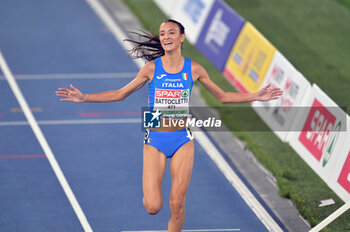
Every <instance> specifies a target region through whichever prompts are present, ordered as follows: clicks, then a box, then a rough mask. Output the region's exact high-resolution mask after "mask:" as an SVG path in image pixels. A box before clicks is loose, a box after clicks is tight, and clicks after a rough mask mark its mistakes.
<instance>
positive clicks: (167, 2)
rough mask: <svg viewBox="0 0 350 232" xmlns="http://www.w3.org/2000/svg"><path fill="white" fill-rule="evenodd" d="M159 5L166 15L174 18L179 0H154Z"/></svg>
mask: <svg viewBox="0 0 350 232" xmlns="http://www.w3.org/2000/svg"><path fill="white" fill-rule="evenodd" d="M153 1H154V2H155V3H156V4H157V5H158V7H159V8H160V9H161V10H162V11H163V13H164V14H165V15H167V16H168V17H169V18H172V17H173V15H174V13H175V12H174V10H175V9H176V7H177V6H178V2H179V0H153Z"/></svg>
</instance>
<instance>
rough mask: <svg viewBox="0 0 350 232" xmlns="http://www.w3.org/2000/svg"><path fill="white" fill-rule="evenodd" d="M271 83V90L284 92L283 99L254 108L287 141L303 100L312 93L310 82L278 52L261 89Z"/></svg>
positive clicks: (254, 104) (259, 104)
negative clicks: (275, 88) (276, 88)
mask: <svg viewBox="0 0 350 232" xmlns="http://www.w3.org/2000/svg"><path fill="white" fill-rule="evenodd" d="M269 83H271V88H274V87H278V88H281V89H282V90H283V95H282V96H281V98H279V99H277V100H273V101H267V102H259V101H255V102H253V104H252V106H253V108H254V110H255V111H256V112H257V113H258V114H259V116H260V117H261V118H262V119H263V120H264V122H265V123H266V124H267V125H268V126H269V127H270V129H271V130H272V131H274V132H275V133H276V135H277V136H278V137H279V138H280V139H281V140H282V141H286V138H287V135H288V132H289V131H290V130H293V128H291V126H292V122H293V120H294V118H295V116H296V114H297V111H298V110H299V109H300V106H301V102H302V99H303V98H304V96H306V94H307V92H308V91H311V84H310V82H309V81H308V80H307V79H306V78H305V77H304V76H303V75H302V74H301V73H300V72H299V71H298V70H296V69H295V68H294V66H293V65H292V64H291V63H290V62H289V61H288V60H287V59H286V58H285V57H284V56H283V55H282V54H281V53H280V52H279V51H276V53H275V55H274V57H273V59H272V62H271V65H270V67H269V69H268V71H267V73H266V76H265V78H264V81H263V83H262V85H261V88H263V87H265V86H266V85H267V84H269Z"/></svg>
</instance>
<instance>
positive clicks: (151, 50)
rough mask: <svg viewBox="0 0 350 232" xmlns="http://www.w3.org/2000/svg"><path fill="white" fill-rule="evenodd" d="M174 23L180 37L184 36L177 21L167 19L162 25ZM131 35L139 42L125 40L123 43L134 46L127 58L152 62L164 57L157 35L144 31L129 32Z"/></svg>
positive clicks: (182, 28) (183, 29)
mask: <svg viewBox="0 0 350 232" xmlns="http://www.w3.org/2000/svg"><path fill="white" fill-rule="evenodd" d="M168 22H171V23H175V24H176V25H177V26H178V27H179V29H180V35H182V34H185V28H184V26H182V24H181V23H179V22H178V21H175V20H173V19H167V20H165V21H164V22H162V24H163V23H168ZM130 33H131V34H134V35H136V36H138V38H139V40H133V39H125V40H124V41H127V42H131V43H133V44H134V45H135V46H134V47H133V48H132V49H131V50H129V51H128V52H129V56H130V57H131V58H134V59H137V58H142V59H145V60H147V61H151V60H154V59H156V58H158V57H160V56H163V55H164V49H163V48H162V45H161V43H160V40H159V35H154V34H153V33H148V32H145V31H141V33H139V32H130Z"/></svg>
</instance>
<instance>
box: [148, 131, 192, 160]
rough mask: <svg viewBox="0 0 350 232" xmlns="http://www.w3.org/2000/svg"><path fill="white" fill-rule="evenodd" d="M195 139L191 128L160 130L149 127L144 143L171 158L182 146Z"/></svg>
mask: <svg viewBox="0 0 350 232" xmlns="http://www.w3.org/2000/svg"><path fill="white" fill-rule="evenodd" d="M193 139H194V136H193V135H192V132H191V130H190V129H189V128H183V129H180V130H177V131H171V132H159V131H153V130H148V129H147V130H146V134H145V141H144V143H145V144H148V145H151V146H152V147H155V148H157V149H158V150H160V151H161V152H163V153H164V155H165V156H166V157H167V158H171V157H173V155H174V154H175V152H176V151H177V150H178V149H179V148H180V147H182V146H183V145H185V144H186V143H187V142H189V141H191V140H193Z"/></svg>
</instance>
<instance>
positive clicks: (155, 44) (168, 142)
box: [56, 19, 282, 232]
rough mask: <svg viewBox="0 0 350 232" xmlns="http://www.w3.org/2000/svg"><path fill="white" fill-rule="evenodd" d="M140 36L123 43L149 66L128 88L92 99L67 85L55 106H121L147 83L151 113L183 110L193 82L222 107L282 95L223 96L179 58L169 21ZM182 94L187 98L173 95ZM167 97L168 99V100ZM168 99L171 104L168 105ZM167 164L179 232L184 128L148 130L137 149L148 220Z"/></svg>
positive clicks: (175, 30) (189, 150) (189, 161)
mask: <svg viewBox="0 0 350 232" xmlns="http://www.w3.org/2000/svg"><path fill="white" fill-rule="evenodd" d="M141 36H142V37H143V38H146V39H147V41H143V42H140V41H134V40H128V41H129V42H132V43H134V44H135V47H134V48H133V50H132V52H133V53H134V54H136V57H137V58H145V59H146V60H148V61H149V62H148V63H147V64H146V65H145V66H144V67H142V68H141V69H140V71H139V73H138V74H137V76H136V77H135V79H134V80H133V81H131V82H130V83H129V84H127V85H126V86H124V87H123V88H121V89H118V90H112V91H107V92H102V93H96V94H83V93H81V91H80V90H79V89H77V88H75V87H74V86H72V85H71V86H70V87H71V88H70V89H69V88H59V90H58V91H57V92H56V95H57V96H59V97H64V98H63V99H61V101H71V102H80V103H81V102H113V101H121V100H124V99H125V98H126V97H128V96H129V95H130V94H131V93H133V92H135V91H136V90H138V89H140V88H141V87H142V86H143V85H144V84H145V83H146V82H148V83H149V103H150V107H151V109H156V108H160V107H165V108H168V107H170V108H176V107H177V106H181V107H188V104H189V96H190V93H191V88H192V86H193V83H194V82H196V81H200V83H201V84H202V85H204V87H205V88H206V89H207V90H208V91H209V92H210V93H212V94H213V95H214V96H215V97H216V98H217V99H218V100H219V101H220V102H222V103H240V102H251V101H268V100H273V99H277V98H278V97H279V96H281V94H282V92H281V90H280V89H270V88H269V87H270V86H269V85H268V86H266V87H264V88H262V89H261V90H259V91H258V92H256V93H248V94H244V93H234V92H224V91H223V90H222V89H221V88H219V87H218V86H217V85H216V84H214V83H213V82H212V81H211V80H210V78H209V76H208V74H207V72H206V71H205V69H204V68H203V67H202V66H201V65H200V64H198V63H196V62H194V61H191V60H189V59H188V58H185V57H183V56H182V43H183V42H184V40H185V29H184V27H183V26H182V25H181V24H180V23H179V22H177V21H175V20H171V19H169V20H166V21H164V22H163V23H162V24H161V25H160V27H159V36H153V35H148V34H144V35H141ZM179 91H180V92H179ZM183 92H185V93H188V94H177V93H183ZM169 93H172V94H171V96H169ZM174 97H177V100H175V101H174ZM169 99H170V100H169ZM169 102H171V104H170V105H169ZM167 158H171V161H170V172H171V178H172V186H171V192H170V202H169V204H170V210H171V216H170V219H169V222H168V231H169V232H180V231H181V229H182V226H183V224H184V220H185V200H186V193H187V189H188V185H189V183H190V178H191V173H192V167H193V159H194V143H193V136H192V134H191V132H190V131H189V129H188V128H185V127H181V126H180V125H176V126H170V127H166V128H165V127H164V128H162V127H161V128H159V129H151V130H150V131H148V132H147V133H146V139H145V144H144V148H143V194H144V196H143V204H144V207H145V209H146V210H147V212H148V213H149V214H157V213H158V212H159V211H160V209H161V208H162V205H163V199H162V192H161V186H162V179H163V174H164V170H165V166H166V160H167Z"/></svg>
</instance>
